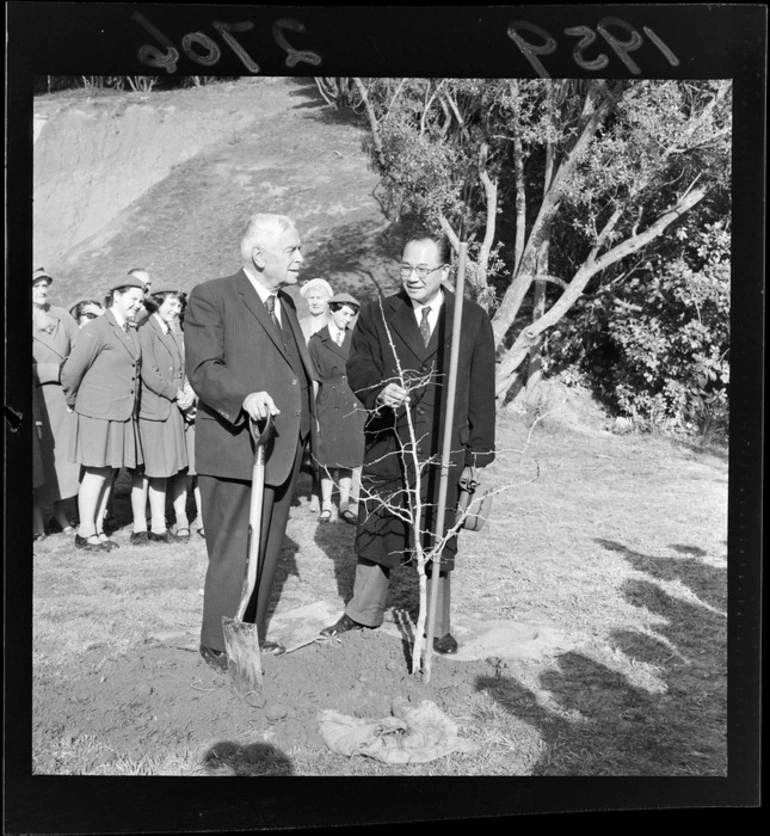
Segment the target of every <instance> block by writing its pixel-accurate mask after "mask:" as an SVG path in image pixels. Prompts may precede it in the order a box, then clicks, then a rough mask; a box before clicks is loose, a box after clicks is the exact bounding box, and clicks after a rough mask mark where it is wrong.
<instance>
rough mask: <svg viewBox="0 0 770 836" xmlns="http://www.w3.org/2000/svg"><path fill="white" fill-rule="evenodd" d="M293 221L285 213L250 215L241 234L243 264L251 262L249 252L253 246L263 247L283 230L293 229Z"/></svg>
mask: <svg viewBox="0 0 770 836" xmlns="http://www.w3.org/2000/svg"><path fill="white" fill-rule="evenodd" d="M294 226H295V225H294V221H293V220H292V219H291V218H288V217H287V216H286V215H268V214H263V213H260V214H257V215H252V216H251V217H250V218H249V220H248V222H247V223H246V228H245V229H244V230H243V235H242V236H241V260H242V261H243V263H244V264H251V253H252V250H253V249H254V247H264V246H265V245H266V244H268V243H272V242H273V241H274V240H275V239H276V238H280V236H281V235H283V233H284V232H286V231H287V230H289V229H294Z"/></svg>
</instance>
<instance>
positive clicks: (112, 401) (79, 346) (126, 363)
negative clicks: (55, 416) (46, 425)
mask: <svg viewBox="0 0 770 836" xmlns="http://www.w3.org/2000/svg"><path fill="white" fill-rule="evenodd" d="M141 367H142V352H141V347H140V344H139V337H138V336H137V334H136V328H130V330H129V333H128V334H127V333H125V331H124V330H123V329H122V328H121V327H120V326H119V325H118V323H117V320H116V319H115V317H114V316H113V314H112V312H111V311H106V313H105V314H104V315H103V316H99V317H97V318H96V319H92V320H91V321H90V322H87V323H86V324H85V325H84V326H83V327H82V328H81V329H80V333H79V335H78V340H77V342H76V343H75V346H74V348H73V349H72V352H71V354H70V356H69V357H68V358H67V360H66V361H65V363H64V365H63V366H62V371H61V383H62V389H63V390H64V397H65V399H66V401H67V405H68V406H70V407H73V408H74V410H75V412H77V413H78V414H80V415H87V416H88V417H90V418H102V419H105V420H108V421H127V420H128V419H129V418H130V417H131V416H132V415H133V414H135V410H136V407H137V405H138V400H139V391H140V387H141V378H140V374H141Z"/></svg>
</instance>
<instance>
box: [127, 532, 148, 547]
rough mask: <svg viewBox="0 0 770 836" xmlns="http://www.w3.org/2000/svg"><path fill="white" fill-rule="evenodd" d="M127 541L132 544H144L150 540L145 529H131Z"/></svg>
mask: <svg viewBox="0 0 770 836" xmlns="http://www.w3.org/2000/svg"><path fill="white" fill-rule="evenodd" d="M128 542H129V543H130V544H131V545H132V546H146V545H147V544H148V543H149V542H150V538H149V537H148V536H147V532H146V531H132V532H131V536H130V537H129V538H128Z"/></svg>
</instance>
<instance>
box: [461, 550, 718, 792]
mask: <svg viewBox="0 0 770 836" xmlns="http://www.w3.org/2000/svg"><path fill="white" fill-rule="evenodd" d="M602 545H604V546H605V548H608V549H610V550H612V551H616V552H618V553H620V554H622V555H623V557H624V558H626V559H627V560H628V561H629V562H630V563H631V565H632V566H633V567H634V568H635V569H636V570H637V571H640V572H646V573H647V574H648V575H649V579H629V580H628V581H627V582H626V584H625V586H624V589H623V592H624V595H625V597H626V599H627V600H628V601H629V603H631V604H633V605H634V606H637V607H643V608H644V609H645V610H646V611H647V612H648V613H649V615H650V618H649V619H648V620H649V621H650V622H651V623H652V627H651V630H650V632H649V633H646V632H645V633H643V632H641V631H637V630H616V631H614V632H613V633H611V635H610V641H611V643H612V644H613V645H614V647H615V648H616V649H617V650H619V651H621V652H622V653H623V654H624V655H625V656H626V658H627V659H628V660H629V661H630V662H631V664H632V665H634V664H635V663H645V664H646V665H648V666H649V669H648V673H649V674H650V676H651V680H650V683H649V685H644V686H641V685H639V684H636V683H633V682H631V681H630V680H629V679H628V678H627V676H626V675H624V674H623V673H620V672H618V671H615V670H611V669H610V668H609V667H608V666H606V665H604V664H602V663H601V662H598V661H597V660H595V659H591V658H589V657H587V656H585V655H583V654H580V653H576V652H574V651H571V652H568V653H564V654H562V655H560V656H558V657H557V658H556V660H555V664H554V667H553V668H552V669H550V670H548V671H546V672H545V673H544V674H542V675H541V677H540V685H541V687H542V688H543V689H544V690H545V691H547V692H548V695H549V700H550V702H551V703H552V704H554V708H553V709H552V708H551V707H550V706H549V705H547V704H545V703H544V702H543V701H542V700H541V701H538V700H537V698H536V695H535V694H534V692H532V691H531V690H529V689H528V688H526V687H524V686H523V685H521V683H519V682H518V681H517V680H516V679H515V678H513V677H505V676H503V675H502V671H504V669H505V665H503V666H502V669H499V670H498V675H496V676H494V677H493V676H485V677H479V678H478V679H477V680H476V688H477V690H480V691H482V690H483V691H486V692H487V693H488V694H489V695H490V696H491V697H492V698H493V699H494V700H495V701H496V702H497V704H498V705H500V706H501V707H503V708H505V709H506V710H507V711H508V712H510V713H511V714H513V715H515V716H516V717H517V718H519V719H520V720H522V721H524V722H526V723H529V724H531V725H532V726H534V727H536V728H537V730H538V732H539V734H540V736H541V739H542V741H543V743H544V744H545V749H544V754H543V755H542V756H541V758H540V759H539V761H538V762H537V763H536V764H535V766H534V767H533V769H532V774H534V775H646V776H655V775H657V776H672V775H693V776H695V775H697V776H703V775H709V776H723V775H725V774H726V762H727V745H726V718H727V692H726V673H727V664H726V663H727V654H726V619H725V616H724V615H723V614H722V613H721V612H719V611H717V610H715V609H714V604H717V605H718V602H720V601H722V600H723V590H724V587H725V582H726V579H725V574H726V573H725V571H724V570H715V569H714V568H713V567H711V566H707V565H703V564H701V563H699V562H698V561H697V560H696V559H686V558H671V559H661V558H656V557H652V556H649V555H643V554H640V553H638V552H634V551H632V550H630V549H628V548H626V547H624V546H622V545H621V544H619V543H615V542H612V541H602ZM659 580H678V581H680V582H681V583H682V584H683V585H684V586H686V587H687V588H688V590H689V592H692V593H694V594H695V595H697V598H698V600H693V599H691V598H689V597H688V598H687V599H685V598H683V597H675V596H673V595H671V594H669V593H668V592H667V591H665V590H664V589H662V588H661V586H660V585H659V584H658V583H657V582H656V581H659Z"/></svg>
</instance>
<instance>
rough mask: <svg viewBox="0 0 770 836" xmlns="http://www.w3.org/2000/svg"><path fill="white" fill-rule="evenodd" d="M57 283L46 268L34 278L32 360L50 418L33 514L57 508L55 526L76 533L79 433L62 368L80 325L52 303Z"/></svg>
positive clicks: (46, 422) (48, 417)
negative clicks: (71, 508) (70, 457)
mask: <svg viewBox="0 0 770 836" xmlns="http://www.w3.org/2000/svg"><path fill="white" fill-rule="evenodd" d="M52 281H53V279H52V278H51V276H50V275H48V272H47V271H46V270H43V269H42V268H41V269H39V270H36V271H35V272H34V273H33V274H32V357H33V359H34V360H35V362H36V364H37V381H38V382H37V386H38V388H39V390H40V392H42V395H43V404H42V407H43V409H44V412H45V413H46V415H47V420H46V421H45V422H44V425H43V433H42V437H41V438H40V454H41V458H42V462H43V469H44V484H43V485H41V486H40V488H39V490H38V491H37V492H36V494H35V513H36V515H37V514H38V513H42V512H41V511H40V508H41V506H42V505H44V504H53V520H52V524H53V525H54V527H56V528H57V529H58V530H60V531H66V532H68V533H74V529H73V528H72V526H71V524H70V521H69V520H68V519H67V507H66V500H68V499H70V498H71V497H74V496H75V495H76V494H77V492H78V487H79V484H78V482H79V476H80V467H79V466H78V465H76V464H73V463H72V462H69V461H67V453H68V452H69V448H70V444H71V441H72V437H73V435H74V432H75V416H74V415H72V413H71V412H69V411H68V410H67V403H66V401H65V400H64V393H63V391H62V386H61V367H62V364H63V363H64V361H65V360H66V359H67V357H69V355H70V352H71V351H72V348H73V346H74V345H75V340H76V339H77V337H78V333H79V332H78V326H77V323H76V322H75V320H74V319H73V318H72V317H71V316H70V315H69V313H67V311H66V310H64V308H57V307H54V306H53V305H49V304H48V288H49V286H50V284H51V282H52Z"/></svg>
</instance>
